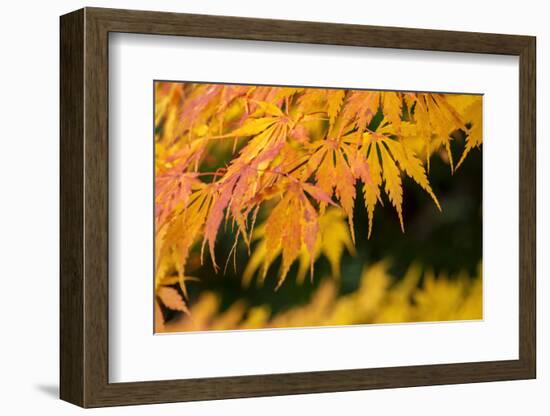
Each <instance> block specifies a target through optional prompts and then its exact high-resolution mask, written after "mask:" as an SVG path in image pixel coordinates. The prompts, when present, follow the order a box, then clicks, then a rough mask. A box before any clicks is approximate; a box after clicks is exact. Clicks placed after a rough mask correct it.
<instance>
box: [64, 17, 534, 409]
mask: <svg viewBox="0 0 550 416" xmlns="http://www.w3.org/2000/svg"><path fill="white" fill-rule="evenodd" d="M60 52H61V178H60V181H61V273H60V274H61V305H60V309H61V316H60V322H61V334H60V335H61V351H60V355H61V389H60V395H61V398H62V399H63V400H66V401H69V402H71V403H74V404H77V405H80V406H82V407H101V406H114V405H129V404H146V403H162V402H177V401H190V400H211V399H223V398H237V397H255V396H267V395H284V394H303V393H319V392H336V391H349V390H362V389H375V388H397V387H409V386H423V385H435V384H455V383H472V382H485V381H499V380H519V379H529V378H534V377H535V376H536V348H535V345H536V334H535V197H536V195H535V159H536V157H535V156H536V152H535V114H536V97H535V38H534V37H530V36H517V35H499V34H486V33H467V32H451V31H435V30H421V29H403V28H389V27H374V26H360V25H341V24H328V23H316V22H295V21H280V20H265V19H251V18H240V17H225V16H205V15H188V14H175V13H159V12H145V11H128V10H114V9H98V8H85V9H82V10H78V11H75V12H72V13H70V14H67V15H65V16H62V17H61V50H60Z"/></svg>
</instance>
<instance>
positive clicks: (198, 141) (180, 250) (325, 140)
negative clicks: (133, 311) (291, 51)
mask: <svg viewBox="0 0 550 416" xmlns="http://www.w3.org/2000/svg"><path fill="white" fill-rule="evenodd" d="M482 107H483V96H482V95H478V94H460V93H430V92H409V91H377V90H354V89H326V88H317V87H315V88H312V87H308V88H306V87H284V86H260V85H232V84H214V83H212V84H208V83H192V82H172V81H155V83H154V116H155V120H154V123H155V126H154V128H155V130H154V143H155V201H154V205H155V218H154V221H155V275H154V284H155V309H154V314H155V332H157V333H161V332H187V331H206V330H237V329H261V328H290V327H316V326H326V325H330V326H340V325H353V324H379V323H404V322H426V321H432V322H437V321H452V320H473V319H482V317H483V316H482V310H483V308H482V272H481V271H482V139H483V138H482Z"/></svg>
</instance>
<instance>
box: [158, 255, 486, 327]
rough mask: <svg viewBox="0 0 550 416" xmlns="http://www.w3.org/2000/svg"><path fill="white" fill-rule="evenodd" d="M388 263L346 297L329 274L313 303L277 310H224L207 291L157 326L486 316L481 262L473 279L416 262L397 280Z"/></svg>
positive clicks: (236, 306) (242, 305)
mask: <svg viewBox="0 0 550 416" xmlns="http://www.w3.org/2000/svg"><path fill="white" fill-rule="evenodd" d="M388 266H389V263H388V262H386V261H382V262H379V263H376V264H373V265H371V266H369V267H366V268H365V270H364V271H363V273H362V276H361V281H360V285H359V288H358V289H357V290H356V291H354V292H352V293H349V294H346V295H343V296H338V291H339V288H338V282H337V281H336V280H334V279H325V280H323V281H322V282H321V284H320V285H319V287H318V289H317V290H316V291H315V292H314V293H313V295H312V296H311V299H310V300H309V302H308V303H306V304H304V305H300V306H295V307H293V308H290V309H288V310H286V311H283V312H280V313H276V314H272V313H271V311H270V308H269V306H268V305H259V306H253V307H247V304H246V302H245V301H242V300H239V301H237V302H235V303H233V304H232V305H230V306H229V307H228V308H227V309H225V310H223V311H220V305H221V300H222V299H221V298H220V296H219V295H218V294H216V293H213V292H204V293H203V294H202V295H201V297H200V298H199V299H198V301H197V302H196V303H195V304H194V305H193V307H192V309H191V312H192V313H191V314H189V315H181V316H180V317H179V318H178V319H176V320H174V321H172V322H169V323H166V324H165V323H164V322H162V320H160V319H159V320H158V321H157V325H158V327H157V328H158V330H160V331H164V332H186V331H208V330H224V329H232V330H234V329H259V328H289V327H313V326H339V325H356V324H371V323H402V322H426V321H432V322H434V321H450V320H458V319H460V320H471V319H482V318H483V310H482V309H483V308H482V278H481V267H480V268H479V269H478V274H477V276H474V278H472V277H470V276H468V275H467V274H464V273H462V274H459V275H458V276H446V275H443V274H441V275H438V276H436V275H435V274H434V273H433V272H431V271H426V272H423V271H422V269H421V268H420V267H419V266H418V265H412V266H411V267H410V268H409V270H408V271H407V272H406V273H405V275H404V276H403V278H402V279H400V280H397V282H396V280H395V278H394V277H393V276H392V275H391V274H390V273H389V272H388ZM420 282H421V284H419V283H420Z"/></svg>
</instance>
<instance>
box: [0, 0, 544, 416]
mask: <svg viewBox="0 0 550 416" xmlns="http://www.w3.org/2000/svg"><path fill="white" fill-rule="evenodd" d="M507 3H510V4H507ZM378 4H381V5H382V6H370V5H369V3H368V2H358V1H353V0H337V1H334V0H332V1H322V2H321V1H315V2H313V1H309V2H306V1H303V2H298V1H295V0H277V1H276V2H275V1H273V2H263V1H251V0H248V1H246V0H232V1H230V2H224V3H222V2H221V1H215V0H193V1H184V0H180V1H175V0H174V1H167V0H164V1H161V0H157V1H152V0H149V1H146V0H134V1H130V0H125V1H110V2H108V1H91V0H90V1H89V2H82V1H68V0H64V1H62V0H56V1H49V2H38V1H36V2H30V1H23V0H19V1H16V2H4V3H3V4H2V9H1V11H0V30H1V32H2V36H1V37H0V44H1V48H0V52H1V61H0V73H1V78H0V80H1V85H2V87H1V88H0V121H1V122H2V128H1V130H0V140H2V147H1V150H0V184H1V188H0V189H1V190H2V204H0V253H1V254H0V270H1V272H0V279H1V281H2V285H1V286H0V291H1V292H2V295H3V296H2V300H1V301H0V317H1V318H0V320H1V323H2V342H1V343H0V409H1V410H2V413H3V414H33V412H35V413H36V412H40V413H41V414H48V415H49V414H54V415H70V414H78V413H79V412H82V410H80V409H79V408H77V407H74V406H72V405H69V404H67V403H64V402H61V401H59V400H58V399H57V395H58V387H57V386H58V303H59V299H58V270H59V267H58V257H59V250H58V228H59V224H58V208H59V205H58V199H59V196H58V193H59V186H58V183H59V180H58V175H59V168H58V164H59V146H58V133H59V127H58V126H59V121H58V120H59V112H58V106H59V99H58V95H59V93H58V91H59V65H58V62H59V20H58V16H59V15H61V14H64V13H67V12H69V11H71V10H74V9H77V8H80V7H82V6H103V7H118V8H133V9H146V10H151V9H155V10H165V11H176V12H189V13H207V14H223V15H240V16H251V17H266V18H276V19H295V20H317V21H326V22H339V23H359V24H373V25H387V26H406V27H419V28H433V29H453V30H469V31H480V32H500V33H512V34H529V35H536V36H537V38H538V39H537V42H538V50H537V53H538V65H537V71H538V82H537V84H538V88H537V94H538V130H537V134H538V174H539V175H538V184H537V190H538V250H537V251H538V258H539V264H538V331H539V332H538V333H539V338H538V341H539V342H538V351H539V360H538V379H537V380H532V381H517V382H500V383H484V384H470V385H458V386H439V387H421V388H409V389H398V390H378V391H366V392H350V393H338V394H316V395H303V396H287V397H270V398H260V399H241V400H224V401H217V402H201V403H187V404H167V405H155V406H139V407H133V408H112V409H103V410H92V411H88V412H87V413H88V414H103V415H111V414H125V415H126V414H131V415H133V414H140V415H142V414H143V415H153V414H154V415H161V414H174V413H175V412H177V413H179V414H193V415H212V414H235V413H239V414H243V415H247V414H250V415H257V414H261V415H280V414H285V413H287V414H311V413H315V414H317V415H325V414H326V415H329V414H331V415H332V414H338V413H343V412H345V414H346V415H354V414H358V415H359V414H361V415H364V414H369V413H371V414H380V413H381V412H383V413H384V414H389V415H392V414H402V413H406V414H412V415H416V414H422V415H424V416H428V415H441V414H445V415H446V416H451V415H465V414H476V415H477V414H484V413H488V414H499V415H516V414H526V415H547V414H549V412H550V398H549V396H548V391H549V389H550V360H548V359H547V358H546V355H545V352H546V351H545V348H547V345H548V337H549V334H550V332H549V329H548V325H547V324H546V319H547V318H548V314H549V308H548V307H547V306H545V305H544V303H545V302H546V301H550V292H549V291H550V285H548V284H546V282H545V281H544V277H545V274H547V269H548V261H546V259H544V258H543V255H544V251H543V250H544V249H543V247H544V243H545V242H547V240H548V237H549V235H550V230H549V226H548V223H547V222H544V221H543V218H542V213H543V212H544V211H545V210H548V209H549V206H548V205H549V200H548V195H547V194H545V193H543V187H544V183H545V181H546V179H548V178H547V176H548V169H545V168H544V166H543V163H544V161H546V160H548V158H549V157H550V146H549V145H548V144H547V143H546V142H545V140H544V131H543V128H542V124H543V119H544V118H545V107H544V103H545V102H548V101H550V81H549V80H550V78H547V77H546V76H545V75H546V74H545V72H546V73H548V71H549V70H550V67H549V68H545V66H544V65H545V61H546V60H547V59H548V57H549V56H550V46H549V45H550V26H548V24H547V16H548V12H547V11H545V10H544V6H545V3H544V2H541V1H535V0H524V1H522V2H513V3H512V2H505V1H498V2H496V1H491V2H480V1H470V0H462V1H460V2H453V3H452V4H449V3H447V2H441V1H421V0H417V1H389V2H382V3H378ZM545 199H546V200H545ZM503 232H505V230H503ZM20 305H24V307H23V308H21V306H20ZM545 325H546V328H543V326H545ZM544 329H546V331H545V330H544Z"/></svg>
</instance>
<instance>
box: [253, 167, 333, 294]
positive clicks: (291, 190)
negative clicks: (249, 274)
mask: <svg viewBox="0 0 550 416" xmlns="http://www.w3.org/2000/svg"><path fill="white" fill-rule="evenodd" d="M307 195H309V196H310V197H312V198H313V199H314V200H316V201H317V202H323V203H325V204H331V205H335V204H334V203H333V202H332V200H331V199H330V197H329V196H328V195H327V194H326V193H324V192H323V190H322V189H320V188H318V187H316V186H315V185H312V184H309V183H302V182H300V181H297V180H294V179H292V178H289V179H288V182H287V189H286V191H285V192H284V194H283V196H282V198H281V200H280V201H279V202H278V203H277V205H276V206H275V207H274V208H273V210H272V211H271V214H270V215H269V217H268V219H267V221H266V226H265V244H266V250H267V255H266V257H265V259H264V265H263V271H262V280H263V279H265V276H266V274H267V270H268V269H269V266H270V265H271V263H272V262H273V261H274V260H275V258H276V256H277V255H278V250H279V249H280V250H282V257H283V261H282V265H281V272H280V274H279V279H278V282H277V286H276V288H279V287H280V285H281V284H282V283H283V282H284V280H285V277H286V275H287V273H288V271H289V269H290V266H291V265H292V263H294V261H295V260H296V259H297V258H298V256H299V255H300V251H301V248H302V244H303V245H304V246H305V247H306V249H307V250H308V252H309V253H310V259H311V262H310V270H311V273H312V274H313V260H314V246H315V242H316V241H317V233H318V231H319V222H318V220H319V216H318V213H317V210H316V209H315V208H314V207H313V205H312V204H311V202H310V201H309V199H308V197H307Z"/></svg>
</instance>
